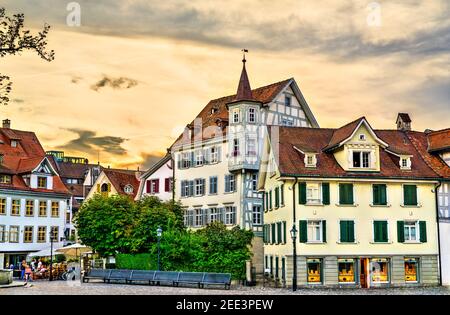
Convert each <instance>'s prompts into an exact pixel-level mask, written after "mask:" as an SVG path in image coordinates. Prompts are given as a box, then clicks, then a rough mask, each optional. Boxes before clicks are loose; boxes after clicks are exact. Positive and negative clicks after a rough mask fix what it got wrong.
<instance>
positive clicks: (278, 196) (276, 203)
mask: <svg viewBox="0 0 450 315" xmlns="http://www.w3.org/2000/svg"><path fill="white" fill-rule="evenodd" d="M279 207H280V188H278V187H275V208H279Z"/></svg>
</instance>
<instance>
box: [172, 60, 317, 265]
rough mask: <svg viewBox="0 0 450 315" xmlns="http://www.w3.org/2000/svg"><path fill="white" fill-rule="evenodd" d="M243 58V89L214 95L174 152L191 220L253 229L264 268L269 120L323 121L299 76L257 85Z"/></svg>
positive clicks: (178, 193)
mask: <svg viewBox="0 0 450 315" xmlns="http://www.w3.org/2000/svg"><path fill="white" fill-rule="evenodd" d="M243 62H244V66H243V69H242V74H241V78H240V82H239V86H238V90H237V94H236V95H231V96H226V97H222V98H219V99H215V100H212V101H210V102H209V103H208V105H206V107H205V108H204V109H203V110H202V111H201V112H200V113H199V114H198V116H197V117H196V118H195V120H194V121H193V122H192V123H191V124H189V125H188V126H187V128H186V129H185V132H184V133H183V135H182V136H180V138H179V139H178V140H177V141H176V142H175V143H174V144H173V146H172V147H171V153H172V159H173V160H174V161H175V165H174V166H175V199H176V200H180V201H181V203H182V205H183V207H184V209H185V224H186V225H187V226H189V227H192V228H199V227H203V226H205V225H206V224H208V223H210V222H213V221H217V220H219V221H222V222H223V223H225V224H226V225H228V226H230V227H231V226H236V225H239V226H240V227H242V228H246V229H252V230H253V231H254V232H255V236H256V237H255V238H254V242H253V253H254V259H253V263H254V266H255V267H256V269H257V272H258V273H260V272H262V268H263V264H262V256H263V253H262V251H263V243H262V224H263V222H262V211H263V210H262V209H263V199H262V198H261V195H260V194H259V193H258V192H257V182H258V170H259V163H260V156H261V150H262V143H263V142H262V140H263V138H264V130H265V128H264V126H266V125H285V126H296V127H318V124H317V121H316V119H315V118H314V116H313V114H312V112H311V110H310V108H309V106H308V104H307V103H306V101H305V99H304V97H303V95H302V93H301V91H300V89H299V87H298V86H297V83H296V82H295V80H294V79H288V80H285V81H281V82H277V83H274V84H270V85H268V86H264V87H260V88H258V89H255V90H251V88H250V83H249V80H248V76H247V71H246V68H245V62H246V60H245V58H244V60H243Z"/></svg>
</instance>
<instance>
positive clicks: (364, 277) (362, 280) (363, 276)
mask: <svg viewBox="0 0 450 315" xmlns="http://www.w3.org/2000/svg"><path fill="white" fill-rule="evenodd" d="M360 262H361V264H360V265H361V268H360V272H359V283H360V284H361V288H368V287H369V286H368V283H367V266H368V265H367V264H368V260H367V258H361V259H360Z"/></svg>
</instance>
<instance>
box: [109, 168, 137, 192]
mask: <svg viewBox="0 0 450 315" xmlns="http://www.w3.org/2000/svg"><path fill="white" fill-rule="evenodd" d="M103 172H104V173H105V175H106V177H108V179H109V181H110V182H111V185H113V186H114V188H115V189H116V190H117V192H118V193H119V194H121V195H126V196H130V197H133V198H134V197H136V194H137V192H138V189H139V180H138V179H137V177H136V171H129V170H118V169H104V170H103ZM127 185H131V186H132V187H133V194H131V195H128V194H126V193H125V190H124V189H125V187H126V186H127Z"/></svg>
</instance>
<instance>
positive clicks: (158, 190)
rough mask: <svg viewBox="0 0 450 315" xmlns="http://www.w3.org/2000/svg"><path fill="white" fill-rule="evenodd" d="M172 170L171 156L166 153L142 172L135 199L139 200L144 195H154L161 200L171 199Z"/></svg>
mask: <svg viewBox="0 0 450 315" xmlns="http://www.w3.org/2000/svg"><path fill="white" fill-rule="evenodd" d="M173 171H174V170H173V167H172V157H171V155H170V154H167V155H166V156H165V157H163V158H162V159H161V160H159V161H158V162H157V163H156V164H155V165H153V166H152V167H151V168H150V169H149V170H148V171H147V172H145V173H144V174H142V176H141V178H140V183H139V189H138V193H137V194H136V198H135V199H136V200H140V199H142V198H145V197H146V196H155V197H158V198H159V199H161V200H162V201H169V200H172V198H173Z"/></svg>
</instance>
